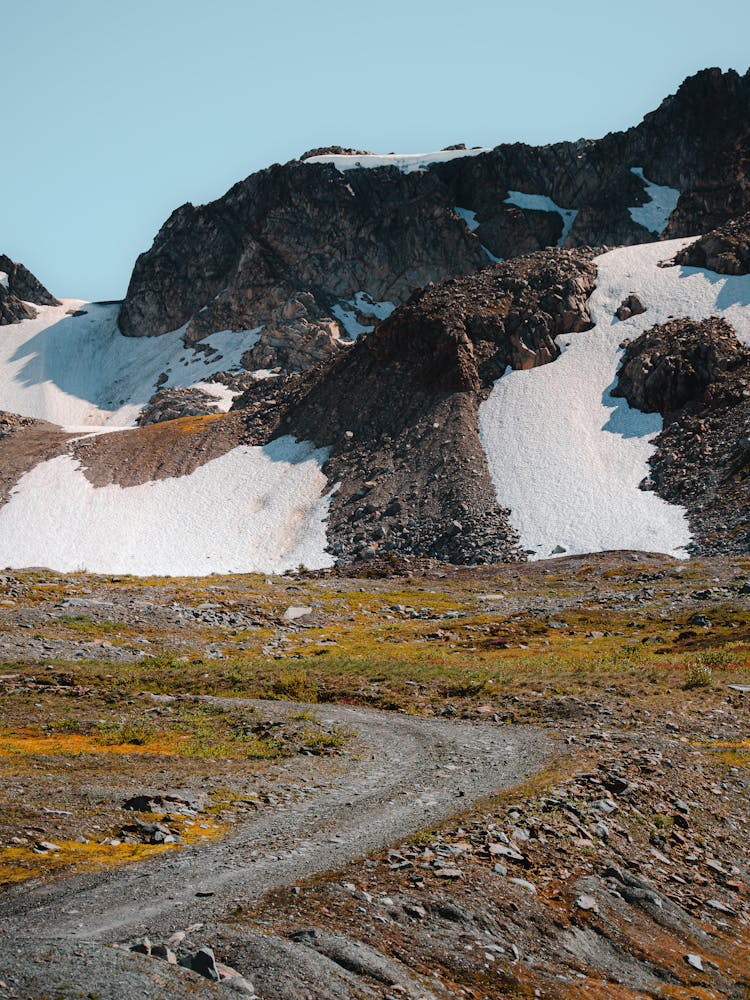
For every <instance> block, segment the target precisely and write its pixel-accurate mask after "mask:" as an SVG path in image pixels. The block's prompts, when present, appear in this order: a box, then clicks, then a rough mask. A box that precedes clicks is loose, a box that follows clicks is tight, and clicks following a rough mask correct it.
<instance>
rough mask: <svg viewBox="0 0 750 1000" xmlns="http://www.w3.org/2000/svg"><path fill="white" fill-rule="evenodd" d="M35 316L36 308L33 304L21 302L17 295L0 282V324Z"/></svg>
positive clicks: (3, 324)
mask: <svg viewBox="0 0 750 1000" xmlns="http://www.w3.org/2000/svg"><path fill="white" fill-rule="evenodd" d="M35 316H36V309H34V308H33V306H30V305H28V304H27V303H26V302H22V301H21V299H19V298H18V296H17V295H14V294H13V293H12V292H9V291H8V289H7V288H6V287H5V286H4V285H2V284H0V326H7V325H8V324H9V323H20V322H21V320H22V319H33V318H34V317H35Z"/></svg>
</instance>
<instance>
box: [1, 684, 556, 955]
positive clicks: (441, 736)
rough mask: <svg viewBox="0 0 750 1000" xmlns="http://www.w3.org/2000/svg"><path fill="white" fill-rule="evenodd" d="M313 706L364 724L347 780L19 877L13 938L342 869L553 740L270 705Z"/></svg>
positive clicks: (499, 778) (500, 729)
mask: <svg viewBox="0 0 750 1000" xmlns="http://www.w3.org/2000/svg"><path fill="white" fill-rule="evenodd" d="M234 703H235V704H236V701H235V702H234ZM246 704H248V705H251V704H254V705H257V704H258V703H257V702H247V703H246ZM306 707H308V708H311V709H312V708H314V710H315V712H316V713H317V715H318V716H319V717H320V718H321V720H322V721H323V722H324V723H326V724H332V723H337V724H339V725H341V724H343V725H347V726H351V727H352V728H353V729H356V730H357V732H358V734H359V737H360V739H361V740H362V741H363V743H364V745H365V747H366V752H364V753H362V754H360V755H359V759H358V760H356V761H354V762H353V764H352V765H351V767H349V768H348V770H347V773H346V774H345V775H343V776H342V779H341V783H340V784H339V785H338V787H335V788H332V789H328V790H327V791H325V792H323V793H322V794H321V795H320V796H319V797H316V798H312V799H310V800H308V801H306V802H304V803H295V804H293V805H288V806H279V807H278V808H275V809H274V810H273V811H272V812H270V814H263V815H261V816H259V817H258V818H257V819H255V820H253V821H250V822H247V823H245V824H243V825H242V826H241V827H240V828H239V829H238V830H237V831H236V832H235V833H234V835H233V836H232V837H231V838H230V839H227V840H223V841H221V842H214V843H211V844H206V845H200V846H191V847H186V848H185V849H183V850H181V851H179V852H169V853H165V854H164V855H161V856H159V857H158V858H156V859H155V860H151V861H149V862H148V863H144V864H138V865H129V866H125V867H123V868H120V869H115V870H109V871H104V872H100V873H96V874H89V875H85V876H81V877H78V878H72V879H68V880H65V881H63V882H57V883H53V884H51V885H44V886H37V887H34V888H33V889H30V888H29V887H28V886H19V887H17V888H16V889H15V890H12V891H10V892H8V893H6V894H5V896H4V897H3V899H2V903H1V904H0V913H1V914H2V922H3V927H4V930H5V934H6V938H5V939H6V941H8V940H11V939H12V940H13V941H14V942H15V947H16V948H17V947H18V946H19V941H20V940H21V939H23V938H26V937H30V938H33V939H34V940H35V941H40V940H60V939H79V940H89V941H90V940H92V939H96V940H102V941H119V940H124V939H126V938H128V937H129V936H133V935H137V934H152V935H154V936H163V935H165V934H167V933H169V932H170V931H172V930H174V929H175V928H178V927H184V926H187V925H188V924H191V923H194V922H196V921H206V920H211V919H217V918H219V917H220V915H221V914H222V913H223V912H224V911H226V909H227V908H228V907H230V906H231V905H233V904H236V903H238V902H250V901H252V900H255V899H257V898H258V897H259V896H260V895H261V894H262V893H264V892H265V891H267V890H269V889H272V888H274V887H277V886H280V885H284V884H289V883H290V882H294V881H295V880H297V879H301V878H304V877H306V876H309V875H312V874H314V873H320V872H324V871H329V870H333V869H336V868H337V867H339V866H341V865H344V864H346V863H348V862H350V861H352V860H353V859H355V858H357V857H362V856H364V855H366V854H367V853H368V852H370V851H372V850H375V849H377V848H380V847H383V846H384V845H386V844H389V843H391V842H392V841H395V840H398V839H400V838H403V837H405V836H407V835H409V834H410V833H413V832H415V831H416V830H418V829H420V828H422V827H429V826H431V825H433V824H434V823H436V822H438V821H439V820H441V819H444V818H446V817H448V816H450V815H452V814H455V813H458V812H461V811H463V810H464V809H466V808H467V807H469V806H470V805H471V804H472V803H473V802H475V801H476V800H477V799H480V798H482V797H483V796H487V795H491V794H492V793H494V792H496V791H498V790H500V789H502V788H505V787H507V786H509V785H512V784H513V783H515V782H518V781H520V780H521V779H523V778H524V777H525V776H527V775H529V774H531V773H533V772H534V771H535V770H537V769H538V768H539V767H540V766H541V765H542V763H543V761H544V759H545V757H546V755H547V754H548V753H549V750H550V745H549V743H548V741H546V740H545V739H544V737H543V736H542V735H541V734H540V732H539V731H538V730H534V729H532V728H530V727H528V728H526V727H516V726H499V725H496V724H475V723H468V722H461V721H453V720H435V719H424V718H417V717H412V716H407V715H401V714H395V713H394V714H388V713H384V712H378V711H367V710H363V709H358V708H349V707H343V706H335V705H323V706H321V705H316V706H303V705H290V704H289V703H284V704H283V705H282V704H280V703H264V704H263V709H264V712H266V713H268V712H272V713H279V714H281V713H284V712H289V711H290V710H295V711H296V710H300V709H304V708H306ZM0 957H1V956H0Z"/></svg>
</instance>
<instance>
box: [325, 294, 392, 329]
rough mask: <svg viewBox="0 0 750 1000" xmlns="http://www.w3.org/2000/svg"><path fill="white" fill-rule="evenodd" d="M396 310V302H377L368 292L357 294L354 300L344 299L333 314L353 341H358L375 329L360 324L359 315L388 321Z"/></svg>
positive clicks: (334, 307) (334, 308)
mask: <svg viewBox="0 0 750 1000" xmlns="http://www.w3.org/2000/svg"><path fill="white" fill-rule="evenodd" d="M395 308H396V304H395V302H387V301H385V302H377V301H376V300H375V299H373V298H372V297H371V296H370V295H368V294H367V292H357V294H356V295H355V296H354V298H353V299H344V300H343V302H342V303H338V304H336V305H335V306H333V308H332V309H331V312H332V313H333V315H334V316H335V317H336V319H337V320H338V321H339V322H340V323H341V325H342V326H343V327H344V329H345V330H346V332H347V334H348V335H349V336H350V337H351V338H352V340H356V339H357V337H358V336H359V335H360V334H361V333H370V331H371V330H374V329H375V327H374V326H365V325H364V324H362V323H360V322H359V320H358V319H357V315H358V314H364V315H365V316H375V317H376V318H377V319H387V318H388V317H389V316H390V315H391V313H392V312H393V310H394V309H395Z"/></svg>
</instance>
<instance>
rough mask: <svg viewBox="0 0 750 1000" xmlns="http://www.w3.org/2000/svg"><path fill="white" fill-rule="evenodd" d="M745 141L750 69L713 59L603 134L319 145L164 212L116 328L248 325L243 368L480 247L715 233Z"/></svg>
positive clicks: (289, 356)
mask: <svg viewBox="0 0 750 1000" xmlns="http://www.w3.org/2000/svg"><path fill="white" fill-rule="evenodd" d="M749 153H750V74H746V75H745V76H742V77H740V76H738V75H737V74H736V73H734V72H729V73H721V72H720V71H719V70H705V71H704V72H702V73H698V74H697V75H696V76H694V77H691V78H690V79H688V80H686V81H685V83H684V84H683V85H682V86H681V87H680V89H679V90H678V91H677V93H676V94H675V95H674V96H672V97H669V98H667V99H666V100H665V101H664V102H663V103H662V105H661V106H660V107H659V108H658V109H657V110H656V111H655V112H653V113H652V114H650V115H647V116H646V117H645V118H644V120H643V122H641V124H640V125H638V126H636V127H635V128H632V129H630V130H628V131H627V132H622V133H611V134H610V135H607V136H605V137H604V138H603V139H599V140H590V141H589V140H579V141H578V142H564V143H556V144H554V145H550V146H541V147H532V146H527V145H524V144H522V143H515V144H512V145H500V146H497V147H496V148H495V149H492V150H482V149H472V150H466V149H461V148H457V149H456V148H453V149H449V150H446V151H443V152H442V153H438V154H430V155H426V156H423V155H417V156H405V157H395V156H374V155H368V154H361V153H357V152H351V153H349V154H346V153H341V152H332V153H326V152H323V153H321V152H320V151H319V150H315V151H313V154H314V155H310V154H306V155H305V156H304V157H303V158H302V159H301V160H298V161H293V162H291V163H287V164H285V165H283V166H282V165H276V166H272V167H269V168H268V169H267V170H262V171H260V172H258V173H256V174H252V175H251V176H250V177H248V178H247V179H246V180H244V181H241V182H240V183H239V184H236V185H235V186H234V187H233V188H231V190H230V191H228V192H227V194H225V195H224V196H223V197H222V198H219V199H218V200H217V201H215V202H212V203H211V204H208V205H204V206H200V207H197V208H196V207H194V206H193V205H190V204H187V205H183V206H182V207H181V208H178V209H177V210H176V211H175V212H174V213H173V214H172V216H171V217H170V218H169V219H168V220H167V222H166V223H165V224H164V226H163V227H162V229H161V230H160V231H159V233H158V234H157V236H156V239H155V240H154V245H153V246H152V248H151V249H150V250H149V251H147V252H146V253H145V254H142V255H141V256H140V257H139V258H138V260H137V262H136V265H135V268H134V271H133V275H132V278H131V280H130V285H129V288H128V292H127V296H126V298H125V302H124V303H123V307H122V312H121V314H120V327H121V329H122V332H123V333H124V334H126V335H127V336H156V335H159V334H163V333H166V332H168V331H171V330H174V329H176V328H178V327H181V326H183V325H184V324H187V327H186V330H185V335H186V338H187V339H188V340H189V341H191V342H192V341H196V340H200V339H201V338H202V337H204V336H205V335H207V334H209V333H212V332H214V331H215V330H219V329H224V328H230V329H233V330H256V331H259V332H260V338H259V342H258V343H257V344H256V345H255V346H254V347H253V348H252V362H253V363H254V364H257V365H258V366H263V367H273V366H274V365H275V364H281V365H283V366H284V367H286V368H291V369H292V370H296V369H301V368H304V367H307V366H308V365H309V364H311V363H314V362H315V361H318V360H320V359H321V358H322V357H323V356H324V355H326V354H327V353H332V352H335V351H336V350H337V349H339V348H340V347H341V343H342V337H345V336H346V335H347V333H350V332H359V331H360V330H361V329H362V328H363V327H365V328H366V327H370V326H372V325H373V324H374V322H375V321H376V320H377V319H380V318H383V314H384V312H385V311H387V310H389V309H392V308H393V306H394V305H400V304H402V303H403V302H404V301H405V300H406V298H408V296H409V294H410V293H411V292H412V291H414V290H415V289H416V288H418V287H420V286H422V285H424V284H426V283H427V282H429V281H442V280H444V279H445V278H447V277H451V276H455V275H459V274H469V273H474V272H476V271H478V270H480V269H481V268H482V267H484V266H485V265H486V264H487V261H488V259H494V258H497V257H500V258H506V257H511V256H517V255H518V254H520V253H527V252H529V251H533V250H539V249H542V248H544V247H546V246H554V245H561V246H570V247H573V246H583V245H592V246H602V245H608V246H618V245H622V244H636V243H645V242H647V241H651V240H655V239H659V238H670V237H678V236H694V235H697V234H700V233H703V232H706V231H708V230H709V229H713V228H714V227H715V226H717V225H720V224H722V223H724V222H726V221H727V220H728V219H729V218H731V217H733V216H734V215H737V214H739V213H740V212H743V211H747V210H748V209H750V175H749V174H748V166H747V164H748V154H749ZM360 164H361V165H362V167H361V168H360V167H359V166H358V165H360ZM386 168H388V169H386Z"/></svg>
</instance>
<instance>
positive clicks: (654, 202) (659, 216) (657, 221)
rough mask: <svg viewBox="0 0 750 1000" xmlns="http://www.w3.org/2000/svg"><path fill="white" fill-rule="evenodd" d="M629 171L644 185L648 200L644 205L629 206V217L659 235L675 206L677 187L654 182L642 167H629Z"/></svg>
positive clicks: (678, 193)
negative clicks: (646, 175)
mask: <svg viewBox="0 0 750 1000" xmlns="http://www.w3.org/2000/svg"><path fill="white" fill-rule="evenodd" d="M630 173H631V174H635V176H636V177H640V179H641V180H642V181H643V183H644V185H645V187H646V194H647V195H648V197H649V201H647V202H646V204H645V205H637V206H635V207H634V208H629V209H628V212H630V218H631V219H632V220H633V222H637V223H638V225H639V226H643V228H644V229H648V231H649V232H650V233H654V234H655V235H656V236H661V234H662V233H663V232H664V230H665V229H666V228H667V223H668V222H669V217H670V215H671V214H672V212H674V210H675V209H676V208H677V201H678V199H679V197H680V192H679V191H678V190H677V188H672V187H666V186H665V185H663V184H654V183H653V182H652V181H650V180H648V179H647V178H646V177H645V176H644V174H643V167H631V168H630Z"/></svg>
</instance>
